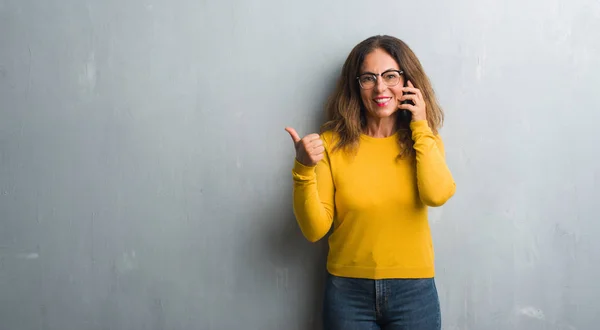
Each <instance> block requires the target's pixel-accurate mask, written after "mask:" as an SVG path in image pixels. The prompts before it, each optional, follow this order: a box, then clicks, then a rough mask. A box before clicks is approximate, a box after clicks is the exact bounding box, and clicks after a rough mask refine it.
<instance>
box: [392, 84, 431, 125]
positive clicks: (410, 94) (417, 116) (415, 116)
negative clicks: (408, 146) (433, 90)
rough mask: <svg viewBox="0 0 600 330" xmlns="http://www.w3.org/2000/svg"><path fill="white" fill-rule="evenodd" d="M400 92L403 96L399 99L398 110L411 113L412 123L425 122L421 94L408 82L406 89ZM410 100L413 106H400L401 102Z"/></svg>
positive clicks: (423, 103)
mask: <svg viewBox="0 0 600 330" xmlns="http://www.w3.org/2000/svg"><path fill="white" fill-rule="evenodd" d="M402 92H403V93H404V95H402V97H401V98H400V105H399V106H398V108H400V109H403V110H408V111H410V112H411V113H412V121H419V120H426V119H427V113H426V111H425V107H426V105H425V100H424V99H423V94H421V91H420V90H419V89H418V88H415V86H414V85H413V84H412V82H410V80H409V81H408V87H403V88H402ZM406 100H410V101H412V103H414V105H413V104H402V101H406Z"/></svg>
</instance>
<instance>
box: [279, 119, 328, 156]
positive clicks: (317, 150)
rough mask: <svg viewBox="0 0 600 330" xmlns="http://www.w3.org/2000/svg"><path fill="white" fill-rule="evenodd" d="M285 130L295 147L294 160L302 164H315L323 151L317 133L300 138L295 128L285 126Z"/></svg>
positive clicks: (322, 154)
mask: <svg viewBox="0 0 600 330" xmlns="http://www.w3.org/2000/svg"><path fill="white" fill-rule="evenodd" d="M285 130H286V131H287V132H288V133H290V136H291V137H292V141H294V148H296V160H297V161H298V162H300V164H302V165H304V166H316V165H317V163H319V161H321V159H323V156H324V153H325V147H324V146H323V141H322V140H321V137H320V136H319V134H309V135H307V136H305V137H303V138H300V136H299V135H298V133H296V130H295V129H293V128H291V127H286V128H285Z"/></svg>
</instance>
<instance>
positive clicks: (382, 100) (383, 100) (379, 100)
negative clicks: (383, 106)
mask: <svg viewBox="0 0 600 330" xmlns="http://www.w3.org/2000/svg"><path fill="white" fill-rule="evenodd" d="M390 99H391V97H388V98H385V99H375V101H376V102H377V103H385V102H387V101H389V100H390Z"/></svg>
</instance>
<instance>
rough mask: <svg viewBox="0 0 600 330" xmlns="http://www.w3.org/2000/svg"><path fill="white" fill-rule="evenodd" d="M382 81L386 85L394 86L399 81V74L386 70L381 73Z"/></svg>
mask: <svg viewBox="0 0 600 330" xmlns="http://www.w3.org/2000/svg"><path fill="white" fill-rule="evenodd" d="M383 81H385V84H386V85H388V86H395V85H397V84H398V83H399V82H400V74H398V72H386V73H384V74H383Z"/></svg>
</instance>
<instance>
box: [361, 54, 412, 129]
mask: <svg viewBox="0 0 600 330" xmlns="http://www.w3.org/2000/svg"><path fill="white" fill-rule="evenodd" d="M400 70H401V69H400V67H399V65H398V63H396V61H395V60H394V59H393V58H392V57H391V56H390V55H389V54H388V53H386V52H385V51H384V50H382V49H379V48H377V49H375V50H374V51H372V52H371V53H369V54H368V55H367V56H366V57H365V60H364V61H363V63H362V66H361V68H360V72H359V76H361V78H360V81H361V84H362V85H363V86H364V87H366V88H362V87H361V88H360V97H361V99H362V102H363V105H364V107H365V109H366V112H367V113H366V115H367V117H371V118H380V119H381V118H386V117H390V116H392V115H393V114H394V113H396V111H397V110H398V105H399V104H400V101H399V100H400V98H401V97H402V87H403V86H404V76H403V75H400V74H399V73H398V71H400ZM365 74H371V76H369V75H365ZM373 74H375V75H376V76H375V77H373V76H372V75H373ZM374 78H376V80H374ZM386 82H387V84H395V85H394V86H388V85H387V84H386ZM373 83H374V84H373ZM370 86H372V88H369V87H370Z"/></svg>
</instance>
